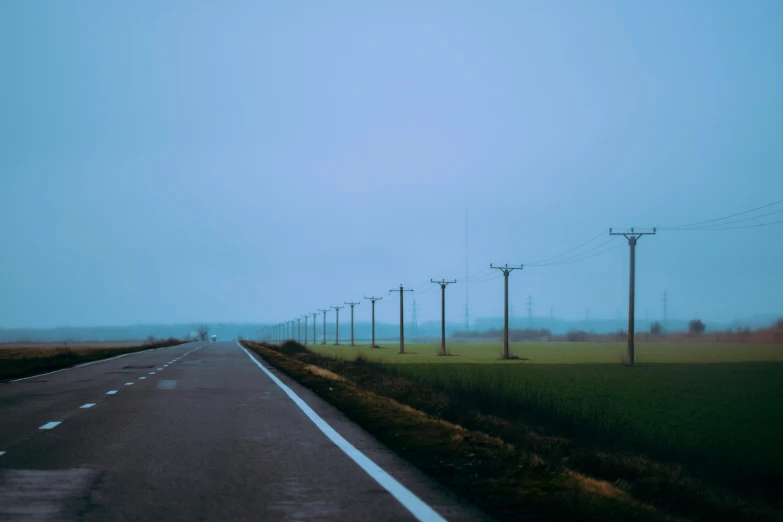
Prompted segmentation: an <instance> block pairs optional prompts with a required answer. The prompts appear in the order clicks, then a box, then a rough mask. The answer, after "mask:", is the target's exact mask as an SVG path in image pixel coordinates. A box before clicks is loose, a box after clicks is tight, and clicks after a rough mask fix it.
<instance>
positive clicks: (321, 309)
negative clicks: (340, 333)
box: [318, 308, 329, 344]
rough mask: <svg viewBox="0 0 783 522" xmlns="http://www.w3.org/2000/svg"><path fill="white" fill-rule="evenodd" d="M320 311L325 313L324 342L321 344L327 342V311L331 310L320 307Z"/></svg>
mask: <svg viewBox="0 0 783 522" xmlns="http://www.w3.org/2000/svg"><path fill="white" fill-rule="evenodd" d="M318 311H319V312H323V313H324V342H322V343H321V344H326V312H328V311H329V310H324V309H323V308H319V309H318Z"/></svg>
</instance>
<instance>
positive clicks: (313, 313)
mask: <svg viewBox="0 0 783 522" xmlns="http://www.w3.org/2000/svg"><path fill="white" fill-rule="evenodd" d="M310 315H312V316H313V344H315V318H316V317H318V312H310Z"/></svg>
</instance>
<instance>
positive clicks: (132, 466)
mask: <svg viewBox="0 0 783 522" xmlns="http://www.w3.org/2000/svg"><path fill="white" fill-rule="evenodd" d="M260 366H263V367H264V368H268V369H267V370H266V371H264V370H263V369H262V368H261V367H260ZM275 379H279V383H278V382H275ZM281 384H282V385H283V387H281ZM286 386H287V387H288V388H289V392H290V393H287V392H286V390H285V389H284V387H286ZM306 410H310V411H306ZM330 430H332V431H330ZM338 445H339V446H338ZM368 463H369V464H368ZM441 517H442V518H441ZM417 519H418V520H433V521H434V520H442V519H446V520H455V521H457V520H460V521H461V520H486V518H485V517H484V516H483V515H482V514H481V513H480V512H479V511H477V510H475V509H474V508H472V507H470V506H467V505H464V504H463V503H461V502H460V501H459V499H457V498H455V497H454V496H453V495H452V494H451V493H449V492H447V491H445V490H444V489H443V488H442V487H440V486H439V485H438V484H437V483H435V482H434V481H432V480H431V479H429V478H428V477H427V476H425V475H424V474H423V473H421V472H420V471H419V470H417V469H415V468H414V467H412V466H410V465H409V464H407V463H406V462H405V461H403V460H402V459H400V458H398V457H397V456H396V455H394V454H393V453H391V452H390V451H389V450H388V449H386V448H385V447H384V446H383V445H382V444H380V443H379V442H378V441H376V440H375V439H373V438H372V437H370V436H369V435H368V434H367V433H366V432H364V431H363V430H361V429H360V428H358V427H357V426H356V425H354V424H353V423H351V422H350V421H348V420H347V419H345V417H344V416H343V415H342V414H341V413H340V412H339V411H337V410H335V409H334V408H332V407H331V406H329V405H328V404H326V403H324V402H323V401H322V400H321V399H320V398H318V397H317V396H315V395H314V394H312V393H310V392H309V391H308V390H307V389H305V388H303V387H301V386H299V385H298V384H296V383H295V382H293V381H291V380H290V379H288V378H287V377H285V376H284V375H282V374H279V373H278V372H277V371H276V370H274V369H272V368H269V367H268V365H267V364H266V363H264V362H263V361H261V360H260V359H258V358H257V357H256V356H254V355H253V356H251V355H249V353H248V352H246V351H244V350H243V349H242V348H240V347H239V346H238V345H237V344H236V343H233V342H232V343H228V342H226V343H189V344H185V345H181V346H175V347H170V348H160V349H157V350H149V351H146V352H139V353H136V354H130V355H127V356H122V357H119V358H115V359H111V360H105V361H101V362H97V363H92V364H89V365H85V366H81V367H77V368H71V369H67V370H64V371H59V372H55V373H51V374H48V375H41V376H38V377H33V378H28V379H25V380H20V381H16V382H9V383H5V384H0V521H11V520H12V521H17V520H18V521H52V520H58V521H59V520H85V521H115V520H117V521H120V520H122V521H125V520H128V521H130V520H133V521H136V520H166V521H171V520H188V521H189V520H199V521H209V520H220V521H225V520H270V521H277V520H341V521H342V520H345V521H352V520H356V521H360V520H361V521H383V520H417Z"/></svg>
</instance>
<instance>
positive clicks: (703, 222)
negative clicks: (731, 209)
mask: <svg viewBox="0 0 783 522" xmlns="http://www.w3.org/2000/svg"><path fill="white" fill-rule="evenodd" d="M779 203H783V199H780V200H778V201H774V202H772V203H767V204H766V205H761V206H760V207H756V208H752V209H750V210H745V211H743V212H737V213H736V214H731V215H730V216H724V217H720V218H715V219H708V220H706V221H698V222H696V223H688V224H687V225H677V226H673V227H661V228H660V230H674V229H680V228H685V227H695V226H697V225H703V224H705V223H713V222H715V221H723V220H724V219H731V218H733V217H737V216H742V215H744V214H750V213H751V212H755V211H757V210H761V209H762V208H767V207H771V206H773V205H777V204H779ZM725 224H726V223H715V226H719V225H725Z"/></svg>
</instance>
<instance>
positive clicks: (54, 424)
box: [38, 421, 60, 430]
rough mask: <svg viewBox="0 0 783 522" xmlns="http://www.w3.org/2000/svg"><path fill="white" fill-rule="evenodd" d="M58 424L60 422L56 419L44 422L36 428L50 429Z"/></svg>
mask: <svg viewBox="0 0 783 522" xmlns="http://www.w3.org/2000/svg"><path fill="white" fill-rule="evenodd" d="M59 424H60V422H59V421H56V422H47V423H46V424H44V425H43V426H41V427H40V428H38V429H39V430H50V429H52V428H54V427H56V426H58V425H59Z"/></svg>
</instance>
